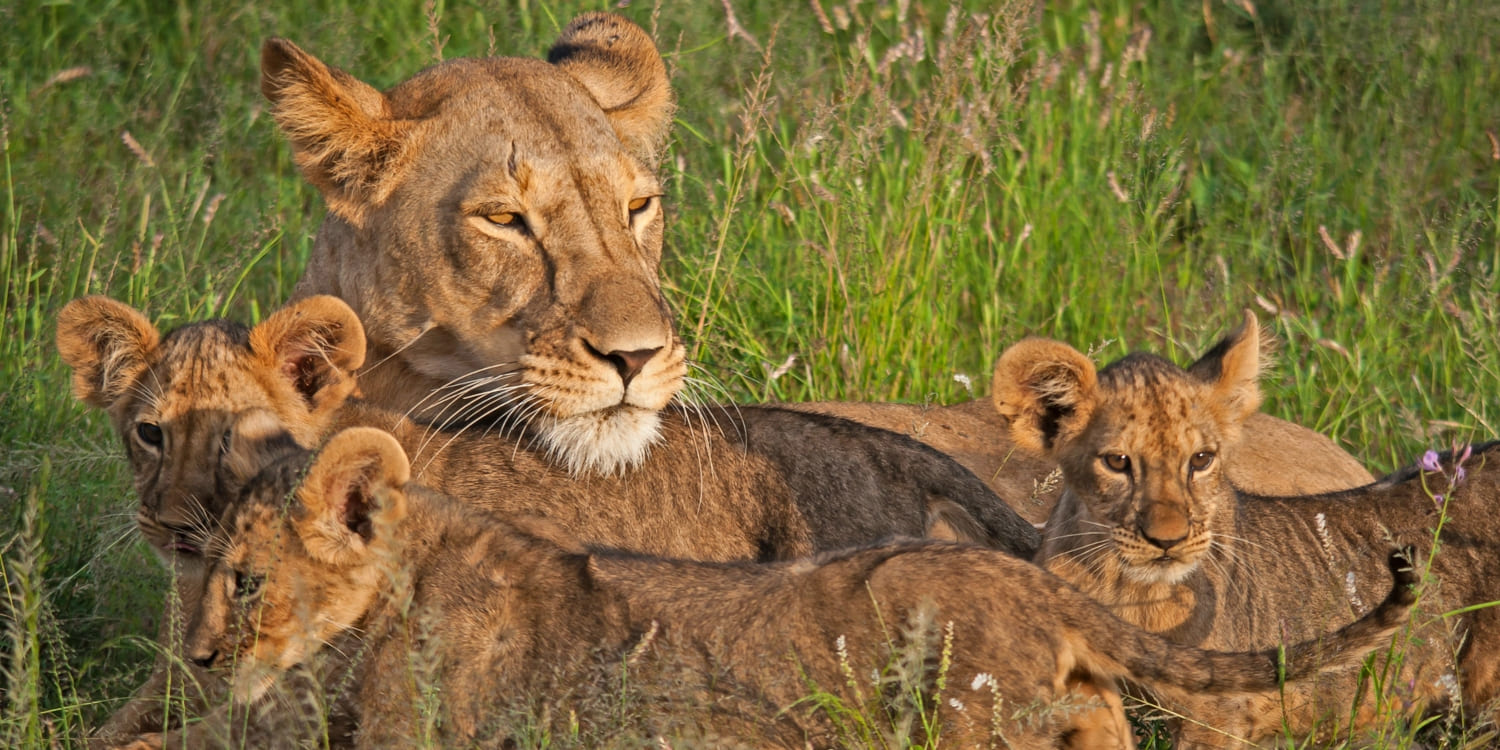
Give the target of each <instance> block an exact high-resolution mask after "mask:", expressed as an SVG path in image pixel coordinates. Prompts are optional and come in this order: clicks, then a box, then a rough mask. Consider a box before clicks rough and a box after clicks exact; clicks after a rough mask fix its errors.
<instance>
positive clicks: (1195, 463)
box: [1188, 451, 1214, 471]
mask: <svg viewBox="0 0 1500 750" xmlns="http://www.w3.org/2000/svg"><path fill="white" fill-rule="evenodd" d="M1213 462H1214V454H1212V453H1209V452H1208V451H1198V452H1197V453H1194V454H1193V457H1192V458H1189V459H1188V468H1189V469H1192V470H1193V471H1203V470H1204V469H1207V468H1208V466H1209V464H1212V463H1213Z"/></svg>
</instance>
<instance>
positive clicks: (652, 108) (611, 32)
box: [547, 12, 677, 167]
mask: <svg viewBox="0 0 1500 750" xmlns="http://www.w3.org/2000/svg"><path fill="white" fill-rule="evenodd" d="M547 62H550V63H552V64H553V65H556V66H558V67H559V68H562V69H563V70H564V71H565V72H567V73H568V75H570V76H572V77H573V78H574V79H575V80H577V81H578V82H579V83H581V84H583V87H584V88H585V89H588V92H589V95H590V96H592V97H594V101H596V102H598V103H599V106H600V108H602V109H603V110H604V115H605V116H606V117H608V118H609V123H610V125H611V126H612V127H613V128H614V129H615V135H616V136H618V137H619V139H620V141H621V142H623V143H624V144H625V148H626V149H627V150H629V151H630V152H631V153H633V154H635V155H636V156H637V157H639V158H640V159H641V160H642V161H644V162H645V163H647V164H649V165H651V166H653V167H654V166H656V164H657V162H658V161H659V159H660V153H661V148H662V146H663V145H664V144H665V143H666V140H667V135H668V134H669V133H670V132H671V130H672V114H673V113H674V112H675V111H676V109H677V107H676V104H675V103H674V101H673V98H672V85H671V83H670V82H669V81H668V80H667V68H666V66H665V65H663V64H662V61H661V54H660V53H659V52H657V51H656V44H655V43H654V42H652V41H651V37H650V36H648V35H647V34H646V32H645V31H644V30H643V29H641V27H639V26H637V25H635V24H633V23H631V22H630V21H628V20H626V19H625V18H623V17H621V16H618V15H615V14H613V13H601V12H595V13H585V14H583V15H581V16H578V17H577V18H575V19H573V22H572V23H569V24H568V27H567V28H565V29H563V32H562V35H561V36H559V37H558V38H557V42H555V43H554V44H553V45H552V49H551V50H550V51H549V52H548V53H547Z"/></svg>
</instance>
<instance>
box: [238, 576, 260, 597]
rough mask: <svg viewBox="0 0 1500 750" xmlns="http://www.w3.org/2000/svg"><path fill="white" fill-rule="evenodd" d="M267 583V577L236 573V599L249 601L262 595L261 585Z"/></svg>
mask: <svg viewBox="0 0 1500 750" xmlns="http://www.w3.org/2000/svg"><path fill="white" fill-rule="evenodd" d="M265 582H266V577H265V576H258V575H253V574H250V573H242V572H240V571H235V572H234V597H235V598H236V599H249V598H250V597H252V596H255V595H256V594H258V593H260V586H261V584H263V583H265Z"/></svg>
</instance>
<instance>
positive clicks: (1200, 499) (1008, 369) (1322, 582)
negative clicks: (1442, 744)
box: [995, 312, 1500, 746]
mask: <svg viewBox="0 0 1500 750" xmlns="http://www.w3.org/2000/svg"><path fill="white" fill-rule="evenodd" d="M1259 346H1260V344H1259V331H1258V328H1257V326H1256V322H1255V317H1254V316H1253V315H1252V314H1250V313H1249V312H1247V313H1246V315H1245V321H1244V325H1243V326H1242V327H1241V328H1239V329H1238V330H1237V331H1235V332H1233V333H1231V334H1230V335H1229V336H1228V337H1227V338H1225V339H1224V340H1223V341H1222V342H1220V343H1219V344H1218V345H1217V346H1216V347H1215V348H1214V349H1213V350H1212V351H1211V352H1210V353H1209V354H1208V355H1207V356H1205V357H1204V358H1203V359H1202V360H1201V361H1199V362H1198V363H1197V364H1195V365H1193V367H1192V368H1191V369H1189V370H1186V371H1184V370H1182V369H1180V368H1178V367H1176V366H1175V365H1172V364H1171V363H1169V362H1167V361H1166V360H1163V359H1161V358H1159V357H1156V356H1153V355H1149V354H1132V355H1130V356H1128V357H1125V358H1124V359H1122V360H1120V361H1118V362H1115V363H1114V364H1112V365H1110V366H1108V367H1106V368H1104V369H1102V370H1100V371H1098V372H1095V370H1094V366H1093V364H1092V363H1091V362H1090V361H1089V359H1088V358H1087V357H1086V356H1084V355H1083V354H1081V353H1079V352H1078V351H1077V350H1075V349H1073V348H1072V347H1069V346H1068V345H1066V344H1062V343H1059V342H1056V341H1048V340H1039V339H1033V340H1026V341H1022V342H1020V343H1018V344H1016V345H1015V346H1013V347H1011V348H1010V349H1008V350H1006V351H1005V353H1004V354H1003V355H1002V356H1001V357H1000V361H999V364H998V365H997V367H996V369H997V374H996V378H995V380H996V382H997V383H1000V384H1002V385H1001V387H1000V389H999V390H997V391H996V392H995V404H996V406H997V408H998V409H999V411H1000V413H1001V414H1002V415H1004V416H1005V418H1006V419H1007V420H1009V423H1010V426H1011V430H1012V433H1011V437H1012V439H1013V440H1015V441H1016V442H1017V443H1018V444H1022V445H1025V446H1027V447H1029V448H1032V449H1034V450H1039V451H1044V452H1046V453H1047V454H1048V455H1050V456H1052V457H1053V458H1054V459H1055V460H1056V461H1057V462H1058V463H1059V465H1061V466H1062V470H1063V477H1064V478H1063V484H1064V490H1063V495H1062V499H1061V501H1060V502H1059V503H1058V505H1057V507H1056V508H1055V509H1054V510H1053V512H1052V516H1051V518H1049V519H1048V521H1047V526H1046V532H1045V540H1044V542H1043V546H1042V549H1041V551H1040V552H1039V553H1038V557H1037V560H1038V561H1039V562H1040V563H1041V564H1043V565H1044V566H1045V567H1046V568H1047V569H1048V570H1050V571H1052V572H1054V573H1056V574H1058V575H1059V576H1061V577H1063V578H1065V579H1066V580H1068V581H1070V582H1071V583H1073V584H1074V585H1076V586H1078V587H1079V589H1081V590H1082V591H1083V592H1084V593H1086V594H1089V595H1090V596H1093V597H1094V598H1095V599H1098V600H1099V601H1101V602H1103V603H1105V604H1106V605H1108V606H1109V607H1110V608H1111V609H1113V610H1114V612H1115V613H1116V614H1118V615H1119V616H1120V617H1122V618H1123V619H1125V620H1127V621H1129V622H1131V623H1134V624H1136V625H1139V626H1141V627H1143V628H1145V629H1147V630H1149V631H1152V632H1157V633H1162V634H1163V635H1166V636H1168V637H1170V638H1172V639H1173V640H1175V641H1178V642H1181V643H1186V644H1193V645H1198V646H1202V647H1204V648H1215V649H1254V648H1269V647H1272V646H1274V645H1275V644H1277V643H1283V642H1286V641H1295V640H1300V639H1303V638H1309V637H1313V636H1315V635H1316V634H1317V633H1320V632H1323V631H1325V630H1326V629H1329V628H1331V627H1336V626H1338V625H1341V624H1344V623H1347V622H1350V621H1352V620H1353V619H1354V618H1355V617H1356V616H1358V615H1359V614H1360V613H1361V612H1363V611H1365V609H1366V607H1367V606H1368V604H1369V603H1371V602H1373V601H1374V599H1375V598H1376V597H1377V596H1378V595H1379V592H1380V589H1381V587H1382V586H1383V585H1384V584H1383V581H1384V567H1383V565H1382V562H1381V555H1380V554H1378V553H1377V551H1376V550H1378V549H1380V548H1383V547H1385V546H1387V545H1388V544H1389V543H1390V542H1391V541H1392V540H1394V542H1395V543H1397V544H1401V545H1413V546H1415V547H1416V549H1417V550H1419V557H1420V559H1421V560H1422V568H1423V570H1424V572H1430V573H1431V576H1432V578H1431V581H1430V582H1428V583H1426V584H1424V588H1423V591H1424V594H1423V596H1422V598H1421V600H1420V603H1419V606H1418V609H1419V614H1418V615H1417V616H1415V617H1414V618H1413V630H1412V632H1411V635H1410V637H1409V639H1408V641H1407V642H1406V643H1405V644H1404V646H1403V647H1402V648H1397V649H1395V650H1394V652H1393V653H1392V654H1391V655H1390V657H1391V660H1390V661H1389V662H1387V663H1383V664H1380V665H1379V668H1380V671H1378V672H1377V673H1376V677H1375V678H1374V679H1376V680H1377V681H1378V688H1379V689H1372V687H1371V686H1370V685H1369V684H1368V683H1369V679H1370V678H1368V677H1367V678H1365V680H1364V683H1365V684H1364V685H1363V688H1362V689H1361V687H1360V683H1361V679H1360V677H1359V675H1357V674H1356V673H1355V672H1354V671H1352V670H1351V671H1349V672H1346V673H1344V674H1342V675H1336V676H1334V677H1333V678H1330V679H1324V680H1317V681H1312V682H1309V683H1306V684H1303V685H1299V686H1298V687H1297V688H1296V689H1293V690H1288V691H1287V692H1286V693H1285V694H1284V695H1278V694H1274V693H1273V694H1266V695H1264V696H1262V697H1261V698H1260V699H1259V700H1255V701H1247V702H1245V703H1243V704H1242V705H1241V707H1240V708H1239V710H1238V714H1239V715H1238V716H1237V717H1236V716H1234V715H1233V712H1232V711H1230V710H1226V709H1223V708H1222V707H1220V708H1218V709H1214V708H1210V707H1209V706H1210V705H1211V704H1217V703H1218V702H1217V701H1216V700H1215V699H1213V698H1204V699H1202V700H1201V701H1189V703H1188V705H1190V706H1193V708H1191V709H1190V710H1189V711H1187V712H1186V713H1187V714H1188V715H1189V716H1192V715H1195V714H1199V715H1208V716H1212V715H1218V716H1222V717H1225V718H1226V719H1228V720H1227V721H1225V723H1223V724H1219V725H1217V726H1216V729H1219V730H1225V731H1227V732H1229V733H1230V734H1231V735H1234V736H1238V737H1241V738H1245V739H1248V740H1251V741H1264V740H1268V739H1270V738H1272V737H1273V736H1276V735H1278V734H1281V733H1283V731H1284V730H1285V731H1289V732H1290V733H1291V734H1292V735H1295V736H1304V735H1307V734H1309V733H1315V734H1316V735H1317V736H1318V738H1319V739H1320V740H1332V739H1335V738H1337V737H1346V736H1349V735H1350V734H1352V733H1354V732H1356V731H1358V729H1359V728H1360V727H1362V726H1366V725H1369V724H1370V723H1372V722H1373V721H1374V720H1375V719H1376V718H1377V714H1378V713H1379V712H1380V711H1381V710H1396V711H1399V710H1400V706H1401V705H1407V706H1417V707H1428V708H1441V707H1443V706H1445V705H1448V704H1449V703H1450V702H1451V701H1452V700H1453V699H1455V698H1460V697H1461V699H1462V703H1463V706H1464V707H1466V708H1467V709H1469V710H1481V711H1491V710H1493V705H1494V704H1493V701H1494V699H1495V698H1496V694H1497V689H1500V620H1497V617H1500V613H1497V610H1496V608H1494V607H1490V606H1486V605H1488V604H1492V603H1494V602H1496V601H1500V444H1490V445H1488V446H1483V447H1476V448H1474V449H1473V450H1472V454H1470V453H1469V452H1467V451H1466V452H1465V453H1463V454H1462V456H1461V457H1458V458H1455V457H1453V456H1448V457H1447V458H1446V459H1444V464H1443V466H1442V467H1441V468H1439V467H1438V466H1437V465H1436V463H1435V462H1434V465H1432V466H1430V467H1429V469H1430V470H1421V469H1416V468H1410V469H1404V470H1402V471H1398V472H1396V473H1394V474H1392V475H1390V476H1388V477H1386V478H1385V479H1382V480H1380V481H1379V482H1377V483H1374V484H1371V485H1369V486H1366V487H1362V488H1358V489H1354V490H1348V491H1344V492H1338V493H1332V494H1327V495H1313V496H1307V497H1293V498H1265V497H1256V496H1250V495H1247V494H1244V493H1240V492H1237V491H1236V490H1235V489H1234V487H1233V486H1232V482H1230V481H1229V479H1228V478H1227V474H1228V471H1229V467H1230V466H1232V465H1234V463H1235V462H1236V461H1237V460H1238V459H1239V455H1240V436H1241V434H1242V429H1243V425H1244V423H1245V420H1246V418H1247V417H1248V416H1249V415H1250V414H1252V413H1254V411H1255V409H1256V407H1257V406H1258V405H1259V403H1260V398H1261V397H1260V391H1259V388H1258V387H1257V384H1256V378H1257V375H1258V372H1259ZM1460 463H1461V464H1464V469H1463V472H1459V471H1458V469H1457V465H1458V464H1460ZM1449 478H1451V479H1452V480H1454V481H1452V482H1451V483H1450V481H1449ZM1450 484H1451V486H1450ZM1439 529H1441V533H1439ZM1429 566H1430V567H1429ZM1469 607H1473V608H1476V609H1474V610H1473V611H1465V608H1469ZM1380 661H1382V662H1384V661H1385V660H1384V659H1382V660H1380ZM1195 704H1196V705H1195ZM1354 709H1358V711H1357V712H1355V711H1354ZM1350 724H1352V725H1353V726H1350ZM1184 733H1185V735H1184V736H1185V738H1186V739H1185V742H1186V743H1187V745H1188V746H1196V745H1201V746H1216V745H1219V744H1221V743H1227V742H1231V741H1232V740H1230V739H1228V738H1226V736H1224V735H1222V734H1220V733H1218V732H1215V731H1207V732H1205V731H1202V729H1201V728H1199V727H1195V726H1192V725H1187V726H1185V728H1184Z"/></svg>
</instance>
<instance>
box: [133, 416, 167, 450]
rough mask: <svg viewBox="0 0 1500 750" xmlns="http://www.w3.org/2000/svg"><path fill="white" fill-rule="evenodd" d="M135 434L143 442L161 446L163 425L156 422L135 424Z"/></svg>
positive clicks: (156, 446) (155, 446)
mask: <svg viewBox="0 0 1500 750" xmlns="http://www.w3.org/2000/svg"><path fill="white" fill-rule="evenodd" d="M135 436H136V437H138V438H140V439H141V442H143V443H145V444H146V445H149V446H151V447H153V448H160V447H161V438H162V434H161V425H158V424H156V423H155V422H141V423H139V424H137V425H136V426H135Z"/></svg>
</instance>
